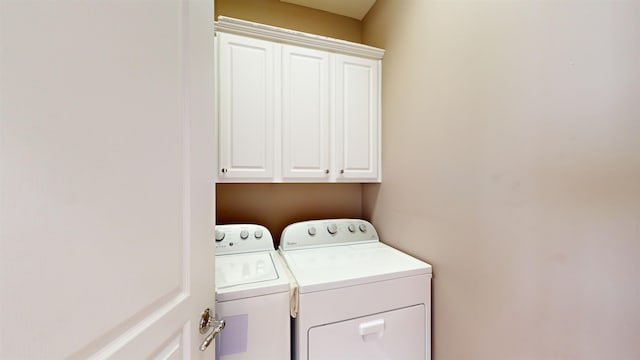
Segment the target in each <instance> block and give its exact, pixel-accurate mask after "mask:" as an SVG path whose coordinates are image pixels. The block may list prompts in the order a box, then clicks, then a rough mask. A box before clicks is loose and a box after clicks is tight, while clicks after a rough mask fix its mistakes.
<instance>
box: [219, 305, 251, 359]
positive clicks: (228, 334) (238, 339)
mask: <svg viewBox="0 0 640 360" xmlns="http://www.w3.org/2000/svg"><path fill="white" fill-rule="evenodd" d="M224 321H225V323H226V325H225V327H224V330H222V332H220V335H219V336H218V339H219V342H218V344H216V345H218V349H217V350H218V351H216V352H217V353H218V355H219V356H225V355H231V354H237V353H243V352H246V351H247V330H248V327H249V315H248V314H242V315H234V316H227V317H225V318H224Z"/></svg>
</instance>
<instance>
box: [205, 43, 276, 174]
mask: <svg viewBox="0 0 640 360" xmlns="http://www.w3.org/2000/svg"><path fill="white" fill-rule="evenodd" d="M217 36H218V54H219V58H218V61H219V64H218V65H219V71H218V89H219V90H218V94H219V121H218V124H219V127H220V128H219V144H220V149H219V150H220V151H219V154H220V155H219V156H220V158H219V167H220V169H218V174H219V176H220V178H221V179H243V180H250V181H251V180H255V181H271V180H272V179H273V177H274V140H275V128H274V99H275V98H274V91H275V87H274V44H273V43H272V42H270V41H264V40H259V39H253V38H249V37H244V36H238V35H233V34H225V33H218V35H217Z"/></svg>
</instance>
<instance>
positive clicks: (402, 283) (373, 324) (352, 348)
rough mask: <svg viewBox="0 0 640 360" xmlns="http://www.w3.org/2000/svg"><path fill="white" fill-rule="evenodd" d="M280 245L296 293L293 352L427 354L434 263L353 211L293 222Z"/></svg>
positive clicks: (301, 358) (407, 359)
mask: <svg viewBox="0 0 640 360" xmlns="http://www.w3.org/2000/svg"><path fill="white" fill-rule="evenodd" d="M280 253H281V254H282V256H283V259H284V260H285V262H286V263H287V265H288V267H289V270H290V271H291V274H292V275H293V278H295V279H294V280H295V282H297V290H298V297H299V298H298V313H297V316H296V318H295V320H294V323H293V328H292V334H293V340H292V341H293V358H294V359H298V360H324V359H331V360H335V359H367V360H376V359H380V360H382V359H402V360H413V359H415V360H425V359H427V360H428V359H431V273H432V271H431V265H429V264H427V263H425V262H422V261H420V260H418V259H415V258H413V257H411V256H409V255H407V254H405V253H402V252H400V251H398V250H396V249H394V248H392V247H390V246H387V245H385V244H383V243H381V242H380V241H379V238H378V234H377V232H376V230H375V228H374V227H373V225H371V223H369V222H367V221H364V220H358V219H331V220H317V221H305V222H299V223H294V224H291V225H289V226H287V227H286V228H285V230H284V231H283V233H282V236H281V238H280Z"/></svg>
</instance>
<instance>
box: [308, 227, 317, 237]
mask: <svg viewBox="0 0 640 360" xmlns="http://www.w3.org/2000/svg"><path fill="white" fill-rule="evenodd" d="M307 232H308V233H309V235H311V236H314V235H315V234H316V227H315V226H312V227H310V228H309V230H307Z"/></svg>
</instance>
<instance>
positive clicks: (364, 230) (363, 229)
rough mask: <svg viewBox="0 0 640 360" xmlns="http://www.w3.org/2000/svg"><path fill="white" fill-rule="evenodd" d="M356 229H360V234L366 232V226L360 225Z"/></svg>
mask: <svg viewBox="0 0 640 360" xmlns="http://www.w3.org/2000/svg"><path fill="white" fill-rule="evenodd" d="M358 229H360V231H361V232H367V225H365V224H360V226H358Z"/></svg>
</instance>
